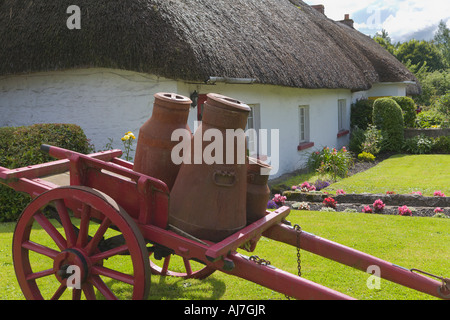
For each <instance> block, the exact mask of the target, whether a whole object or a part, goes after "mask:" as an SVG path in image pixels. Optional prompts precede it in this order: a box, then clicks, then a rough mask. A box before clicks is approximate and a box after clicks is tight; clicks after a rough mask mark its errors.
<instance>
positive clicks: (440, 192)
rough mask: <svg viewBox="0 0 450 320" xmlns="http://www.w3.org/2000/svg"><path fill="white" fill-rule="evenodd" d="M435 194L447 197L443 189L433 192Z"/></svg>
mask: <svg viewBox="0 0 450 320" xmlns="http://www.w3.org/2000/svg"><path fill="white" fill-rule="evenodd" d="M433 195H434V196H435V197H445V194H444V193H443V192H442V191H441V190H438V191H435V192H434V193H433Z"/></svg>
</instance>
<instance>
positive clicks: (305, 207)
mask: <svg viewBox="0 0 450 320" xmlns="http://www.w3.org/2000/svg"><path fill="white" fill-rule="evenodd" d="M292 208H294V209H298V210H309V209H310V206H309V204H308V202H305V201H303V202H296V203H294V204H293V205H292Z"/></svg>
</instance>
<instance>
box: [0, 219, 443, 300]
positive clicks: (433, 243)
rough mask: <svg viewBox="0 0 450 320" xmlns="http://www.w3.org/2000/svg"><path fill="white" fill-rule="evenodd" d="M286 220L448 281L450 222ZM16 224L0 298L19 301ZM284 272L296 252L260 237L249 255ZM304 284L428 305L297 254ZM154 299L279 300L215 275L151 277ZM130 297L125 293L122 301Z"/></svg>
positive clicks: (1, 239) (0, 238)
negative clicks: (13, 248) (13, 253)
mask: <svg viewBox="0 0 450 320" xmlns="http://www.w3.org/2000/svg"><path fill="white" fill-rule="evenodd" d="M288 220H289V221H291V222H292V223H298V224H300V225H301V226H302V229H303V230H305V231H308V232H311V233H314V234H316V235H318V236H321V237H323V238H326V239H329V240H332V241H335V242H338V243H341V244H343V245H346V246H349V247H352V248H355V249H356V250H360V251H363V252H366V253H368V254H371V255H374V256H376V257H378V258H381V259H383V260H386V261H389V262H392V263H394V264H397V265H401V266H404V267H406V268H413V267H414V268H418V269H422V270H426V271H429V272H431V273H434V274H437V275H442V276H446V277H449V276H450V274H448V272H449V271H448V270H450V231H449V230H450V219H435V218H421V217H403V216H386V215H369V214H363V213H344V212H314V211H292V213H291V214H290V216H289V217H288ZM13 232H14V223H3V224H0V283H1V284H2V290H0V299H2V300H17V299H23V296H22V294H21V290H20V288H19V286H18V284H17V281H16V278H15V274H14V267H13V264H12V257H11V242H12V235H13ZM242 253H243V254H245V255H251V254H255V255H258V256H259V257H261V258H264V259H268V260H270V261H271V263H272V265H273V266H275V267H277V268H280V269H282V270H285V271H288V272H291V273H293V274H296V273H297V256H296V249H295V248H293V247H291V246H288V245H284V244H281V243H278V242H275V241H272V240H269V239H266V238H262V239H261V240H260V241H259V243H258V246H257V248H256V250H255V252H253V253H251V254H250V253H246V252H242ZM301 267H302V276H303V277H304V278H306V279H309V280H311V281H314V282H316V283H319V284H322V285H324V286H327V287H330V288H332V289H334V290H337V291H340V292H343V293H345V294H347V295H350V296H353V297H355V298H358V299H368V300H403V299H407V300H428V299H433V297H431V296H428V295H426V294H422V293H420V292H417V291H414V290H411V289H408V288H405V287H402V286H400V285H397V284H393V283H391V282H388V281H385V280H381V287H380V289H379V290H370V289H369V288H368V287H367V285H366V282H367V279H368V277H369V275H368V274H367V273H364V272H361V271H358V270H354V269H352V268H350V267H347V266H343V265H340V264H338V263H336V262H333V261H330V260H327V259H324V258H322V257H319V256H316V255H313V254H310V253H308V252H306V251H301ZM151 281H152V286H151V290H150V299H152V300H208V299H211V300H217V299H220V300H248V299H250V300H268V299H286V298H285V297H284V296H283V295H281V294H279V293H277V292H274V291H272V290H270V289H267V288H263V287H261V286H259V285H257V284H255V283H252V282H249V281H246V280H244V279H240V278H236V277H233V276H229V275H226V274H224V273H221V272H217V271H216V272H215V273H213V274H212V275H211V276H209V277H208V278H206V279H204V280H194V279H189V280H184V279H181V278H172V277H160V276H156V275H152V279H151ZM128 295H129V293H124V297H126V296H128Z"/></svg>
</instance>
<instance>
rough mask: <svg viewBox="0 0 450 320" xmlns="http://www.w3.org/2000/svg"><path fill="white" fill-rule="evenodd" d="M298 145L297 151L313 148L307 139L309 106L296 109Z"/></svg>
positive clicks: (312, 143) (308, 138)
mask: <svg viewBox="0 0 450 320" xmlns="http://www.w3.org/2000/svg"><path fill="white" fill-rule="evenodd" d="M298 128H299V143H298V147H297V150H298V151H301V150H305V149H308V148H311V147H313V146H314V142H311V141H310V137H309V106H299V107H298Z"/></svg>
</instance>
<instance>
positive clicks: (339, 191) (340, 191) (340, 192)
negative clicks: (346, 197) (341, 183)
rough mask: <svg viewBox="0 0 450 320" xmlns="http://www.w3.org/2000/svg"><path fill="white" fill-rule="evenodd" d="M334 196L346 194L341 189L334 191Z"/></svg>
mask: <svg viewBox="0 0 450 320" xmlns="http://www.w3.org/2000/svg"><path fill="white" fill-rule="evenodd" d="M336 194H346V192H345V191H344V190H343V189H338V190H336Z"/></svg>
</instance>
